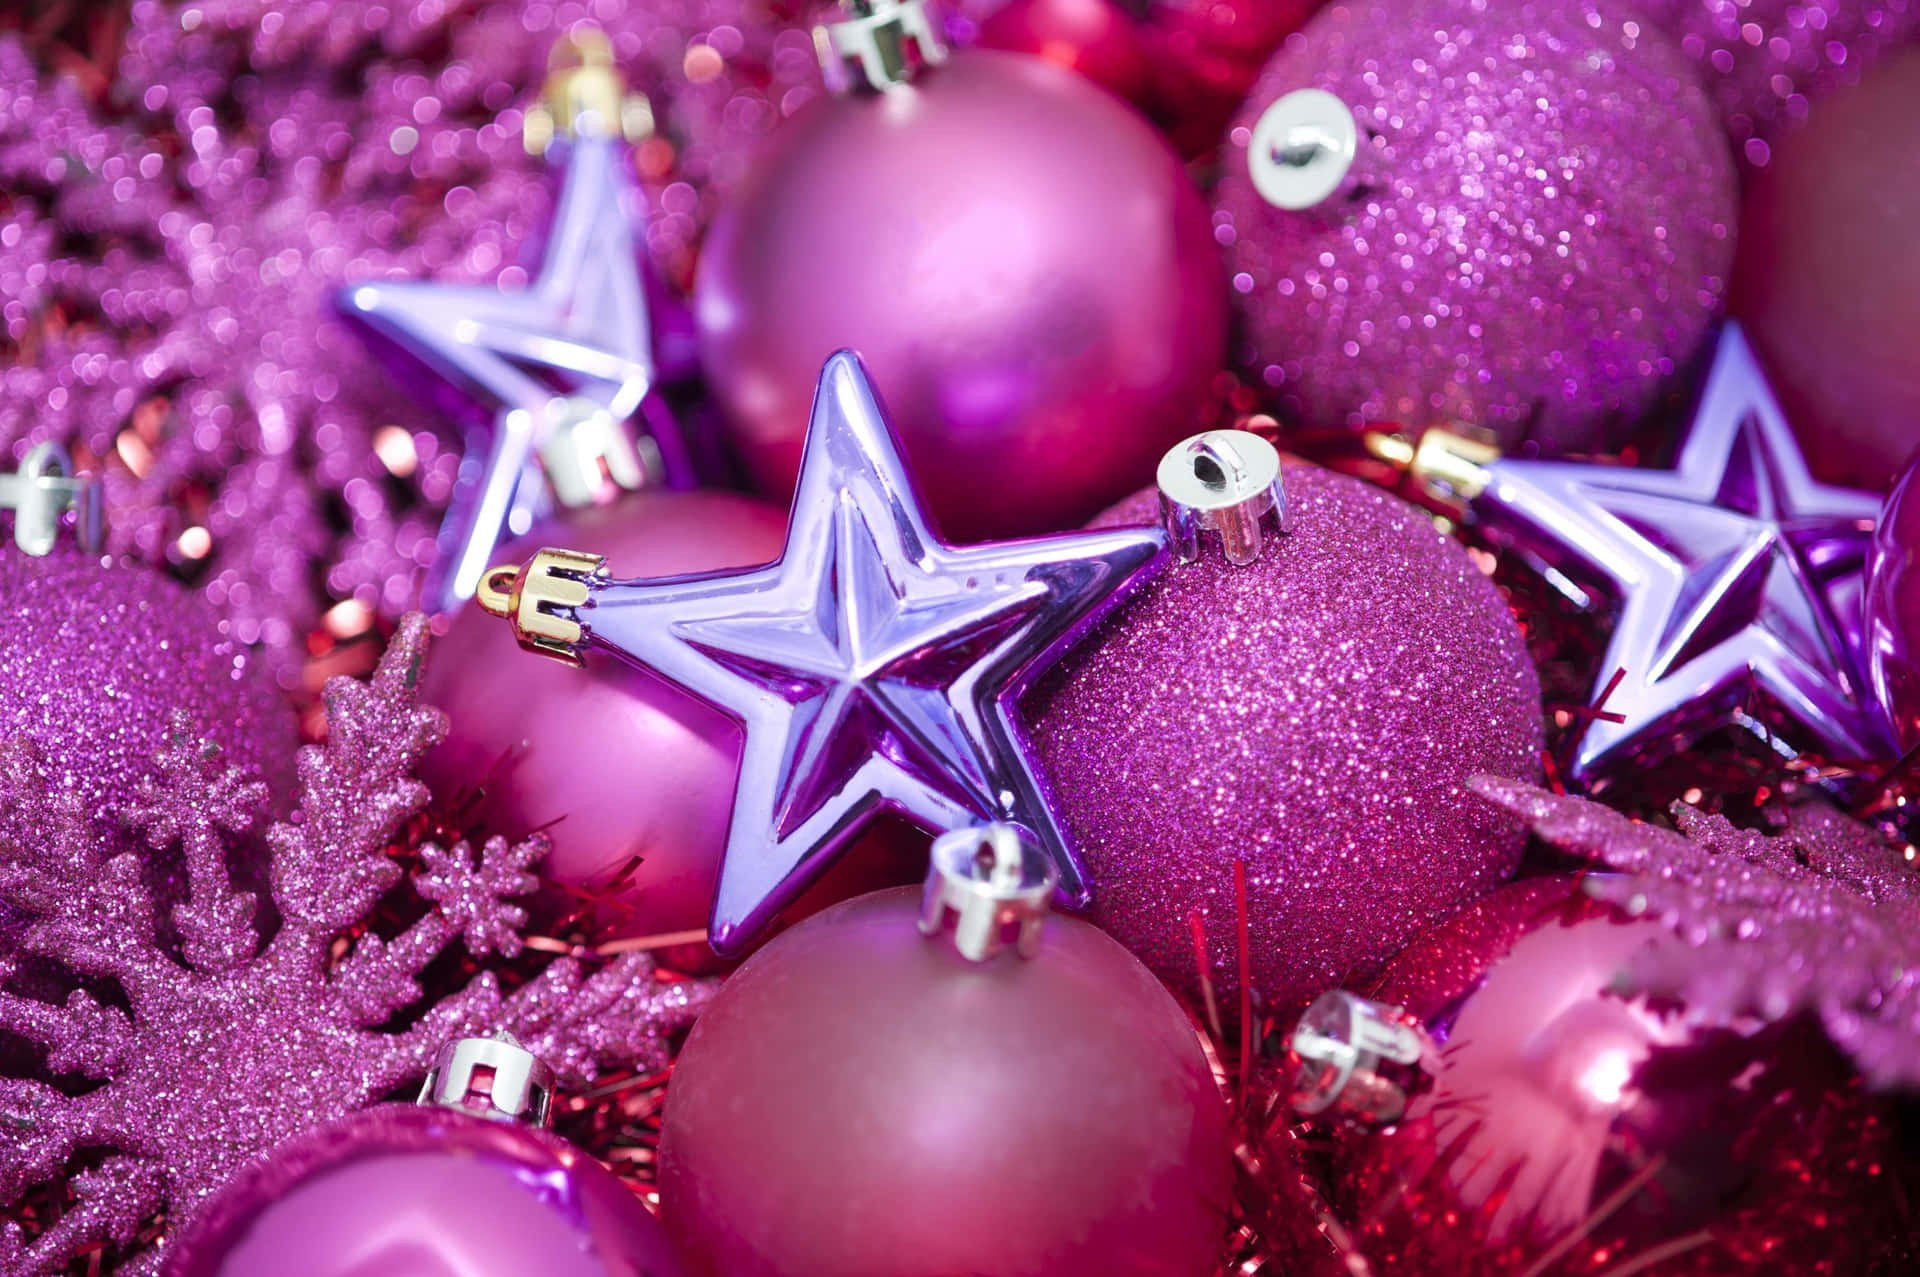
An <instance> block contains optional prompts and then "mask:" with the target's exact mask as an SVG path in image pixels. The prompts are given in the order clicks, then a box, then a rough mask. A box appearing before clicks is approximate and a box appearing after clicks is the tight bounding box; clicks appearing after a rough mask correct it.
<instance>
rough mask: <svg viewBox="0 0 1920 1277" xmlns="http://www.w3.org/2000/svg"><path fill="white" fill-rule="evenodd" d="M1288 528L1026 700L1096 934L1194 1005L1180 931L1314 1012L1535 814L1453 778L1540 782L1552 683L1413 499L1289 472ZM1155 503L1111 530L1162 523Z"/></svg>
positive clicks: (1114, 518)
mask: <svg viewBox="0 0 1920 1277" xmlns="http://www.w3.org/2000/svg"><path fill="white" fill-rule="evenodd" d="M1285 478H1286V483H1287V495H1288V502H1289V511H1290V515H1289V517H1290V519H1291V520H1292V531H1291V532H1290V533H1289V534H1288V535H1287V536H1285V537H1283V538H1280V539H1279V541H1278V542H1277V543H1276V544H1275V545H1274V546H1273V547H1272V548H1271V549H1270V550H1269V551H1268V553H1267V554H1266V555H1265V556H1264V557H1262V558H1261V559H1260V560H1259V561H1258V562H1256V563H1254V564H1252V565H1250V566H1248V567H1244V568H1237V567H1233V566H1230V565H1229V564H1227V563H1226V562H1225V561H1224V560H1223V559H1219V558H1217V557H1206V558H1203V559H1201V560H1200V561H1199V562H1196V563H1192V564H1186V565H1178V566H1175V567H1173V568H1170V569H1169V570H1168V571H1167V572H1165V573H1163V574H1162V575H1161V576H1160V577H1159V578H1157V579H1156V580H1154V581H1152V582H1150V583H1149V584H1148V585H1147V586H1145V587H1144V588H1143V589H1142V590H1141V592H1140V594H1139V595H1138V596H1136V597H1135V598H1134V599H1133V600H1132V601H1130V602H1128V603H1127V604H1126V605H1124V606H1123V607H1122V608H1121V609H1120V610H1119V611H1118V612H1116V613H1114V615H1113V616H1112V617H1110V618H1109V619H1108V620H1107V621H1106V622H1105V623H1104V624H1103V625H1102V626H1101V627H1100V628H1099V629H1096V630H1095V631H1094V632H1093V634H1092V635H1091V636H1090V637H1089V638H1088V639H1087V640H1086V641H1085V642H1084V643H1082V644H1081V645H1080V646H1079V647H1076V648H1075V649H1074V650H1073V651H1072V652H1071V653H1069V654H1068V655H1067V657H1066V658H1065V660H1063V661H1062V662H1061V663H1060V665H1059V666H1058V667H1056V669H1055V670H1054V671H1053V673H1052V674H1050V675H1049V676H1047V678H1046V679H1044V680H1043V681H1042V682H1041V684H1040V686H1039V687H1038V688H1036V689H1035V692H1034V694H1033V696H1032V697H1031V698H1030V700H1029V702H1028V705H1027V709H1028V715H1029V721H1031V722H1032V723H1033V724H1034V728H1033V737H1034V746H1035V749H1036V750H1037V751H1038V754H1039V757H1040V759H1041V761H1042V763H1043V764H1044V766H1045V774H1046V775H1047V776H1048V777H1049V779H1050V780H1051V781H1052V783H1053V787H1054V790H1055V794H1056V799H1057V801H1058V803H1059V807H1060V811H1061V814H1062V816H1063V817H1064V818H1065V819H1066V821H1067V824H1068V826H1069V829H1070V832H1071V833H1072V835H1073V837H1074V840H1075V842H1076V844H1077V846H1078V847H1079V849H1080V852H1081V854H1082V856H1083V857H1084V859H1085V862H1086V868H1087V871H1088V874H1089V875H1090V877H1091V879H1092V882H1093V901H1094V904H1093V914H1092V917H1093V920H1094V921H1095V922H1098V923H1099V924H1100V925H1101V926H1103V927H1105V928H1106V929H1107V930H1108V931H1110V932H1111V933H1112V934H1113V935H1115V936H1116V937H1118V938H1119V940H1120V941H1121V943H1123V944H1125V945H1126V946H1127V947H1128V948H1129V949H1131V950H1132V951H1133V952H1134V953H1135V954H1136V955H1137V956H1138V957H1140V958H1141V959H1142V960H1143V961H1145V962H1146V964H1147V965H1148V966H1149V967H1151V968H1152V969H1153V971H1154V973H1155V974H1156V975H1158V976H1159V977H1160V978H1161V979H1162V980H1165V981H1166V982H1167V983H1169V984H1171V985H1173V986H1174V987H1175V988H1177V989H1182V990H1186V991H1187V992H1189V993H1190V994H1191V993H1193V992H1194V991H1195V990H1196V988H1197V976H1198V971H1197V959H1196V957H1195V953H1194V937H1193V933H1192V930H1191V927H1190V923H1189V918H1190V916H1191V915H1193V914H1195V913H1198V914H1199V915H1200V916H1201V917H1203V918H1204V919H1205V924H1206V942H1207V952H1208V956H1209V959H1210V965H1211V969H1212V977H1213V983H1214V986H1215V988H1216V989H1217V990H1219V991H1221V992H1223V993H1225V994H1228V995H1230V994H1231V993H1232V992H1233V991H1234V990H1235V989H1237V988H1238V986H1239V980H1238V977H1237V975H1236V972H1235V962H1236V960H1235V954H1236V949H1237V943H1238V937H1237V934H1236V930H1235V917H1234V869H1233V862H1234V861H1235V860H1236V859H1240V860H1244V861H1245V862H1246V866H1247V875H1246V876H1247V903H1248V921H1249V929H1250V936H1249V938H1250V940H1251V945H1252V960H1253V966H1252V971H1253V985H1254V990H1255V991H1256V992H1257V993H1259V994H1260V995H1261V996H1262V997H1264V998H1266V999H1268V1000H1269V1002H1270V1003H1272V1004H1275V1005H1278V1006H1287V1005H1291V1004H1296V1003H1302V1002H1304V1001H1306V1000H1307V999H1309V998H1311V997H1312V996H1314V995H1315V994H1316V993H1319V992H1320V991H1322V990H1324V989H1326V988H1329V987H1331V986H1332V985H1335V984H1337V983H1339V982H1340V981H1342V980H1346V979H1351V978H1353V977H1355V976H1356V975H1362V976H1363V975H1365V974H1367V973H1370V972H1372V971H1373V970H1375V969H1377V967H1378V965H1379V964H1380V963H1381V962H1383V961H1385V960H1386V958H1387V957H1388V956H1389V955H1390V954H1392V953H1393V951H1394V950H1395V949H1397V948H1399V946H1400V945H1401V944H1402V943H1404V942H1405V941H1406V940H1407V939H1408V937H1410V936H1412V935H1413V934H1415V933H1416V932H1417V931H1419V930H1420V929H1421V928H1422V927H1424V926H1427V925H1428V924H1430V923H1432V922H1433V921H1435V920H1436V919H1439V918H1442V917H1445V916H1446V915H1447V914H1448V913H1450V912H1452V911H1453V910H1454V909H1457V908H1459V907H1460V906H1462V905H1464V904H1466V903H1467V902H1468V901H1470V900H1472V899H1474V898H1475V897H1477V896H1479V895H1480V894H1482V893H1484V892H1486V891H1488V890H1490V889H1492V888H1493V887H1494V886H1496V885H1497V884H1499V883H1500V882H1502V881H1503V880H1504V879H1506V878H1507V876H1508V875H1510V874H1511V873H1512V872H1513V870H1514V867H1515V865H1516V864H1517V863H1518V862H1519V859H1520V850H1521V845H1522V842H1523V840H1524V839H1523V835H1522V833H1521V831H1520V828H1519V826H1518V825H1517V824H1516V823H1515V822H1514V821H1513V820H1511V819H1510V818H1508V817H1506V816H1505V815H1503V814H1500V813H1496V812H1494V811H1492V810H1490V809H1489V808H1487V807H1486V805H1485V804H1482V803H1481V802H1479V801H1478V800H1477V799H1475V798H1473V797H1472V796H1470V795H1468V794H1466V793H1465V792H1464V791H1463V790H1462V787H1461V785H1462V782H1463V781H1464V780H1465V779H1466V778H1467V777H1468V776H1470V775H1472V774H1473V773H1475V772H1483V771H1487V772H1496V773H1499V774H1501V775H1507V776H1532V775H1534V774H1535V773H1536V771H1537V769H1538V766H1539V761H1538V760H1539V752H1540V748H1541V722H1540V686H1539V681H1538V678H1537V677H1536V676H1535V674H1534V669H1533V665H1532V664H1531V662H1529V661H1528V659H1527V653H1526V649H1525V646H1524V645H1523V643H1522V641H1521V637H1520V633H1519V631H1518V629H1517V628H1516V627H1515V625H1514V623H1513V618H1512V617H1511V615H1509V614H1508V612H1507V609H1506V607H1505V605H1504V604H1503V603H1502V602H1501V599H1500V596H1499V594H1498V592H1496V591H1495V590H1494V588H1493V586H1492V585H1491V584H1490V583H1489V582H1488V581H1487V579H1486V577H1485V576H1484V575H1483V574H1482V573H1481V572H1480V570H1479V569H1478V568H1477V567H1475V566H1474V563H1473V561H1472V560H1471V559H1469V558H1468V557H1467V554H1466V552H1465V551H1464V550H1462V549H1461V548H1460V547H1459V546H1458V545H1456V544H1454V543H1453V542H1452V541H1450V540H1448V539H1447V538H1446V537H1444V536H1442V535H1441V534H1440V533H1438V532H1437V531H1435V530H1434V528H1433V525H1432V523H1431V522H1430V521H1429V520H1428V519H1427V518H1426V516H1424V515H1422V514H1421V513H1419V512H1418V511H1416V510H1414V509H1413V508H1412V507H1411V506H1408V505H1406V504H1405V503H1403V502H1401V501H1399V500H1397V499H1395V498H1394V497H1391V496H1388V495H1387V494H1386V493H1384V492H1381V491H1379V490H1377V489H1375V488H1371V487H1368V486H1366V485H1365V484H1362V483H1360V482H1359V481H1357V480H1354V479H1349V478H1346V477H1344V476H1341V475H1336V474H1332V473H1330V472H1328V471H1324V470H1316V469H1312V468H1307V467H1290V468H1288V469H1287V470H1286V472H1285ZM1153 511H1154V505H1153V498H1152V497H1151V496H1150V495H1149V494H1146V493H1142V494H1140V495H1139V496H1137V497H1135V498H1133V499H1132V500H1130V501H1128V502H1127V503H1125V504H1123V505H1121V506H1119V507H1117V508H1116V509H1114V510H1113V511H1111V512H1109V513H1108V514H1106V515H1103V516H1102V517H1101V519H1100V520H1099V522H1100V523H1101V524H1115V523H1126V522H1136V523H1137V522H1141V521H1144V520H1147V519H1150V518H1151V517H1152V516H1153Z"/></svg>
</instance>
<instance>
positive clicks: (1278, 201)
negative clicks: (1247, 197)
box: [1247, 89, 1360, 210]
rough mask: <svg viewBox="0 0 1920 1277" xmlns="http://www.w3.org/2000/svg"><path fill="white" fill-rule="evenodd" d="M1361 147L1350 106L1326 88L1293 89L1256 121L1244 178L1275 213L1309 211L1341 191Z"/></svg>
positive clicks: (1248, 149) (1248, 144)
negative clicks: (1249, 180)
mask: <svg viewBox="0 0 1920 1277" xmlns="http://www.w3.org/2000/svg"><path fill="white" fill-rule="evenodd" d="M1359 143H1360V131H1359V129H1358V128H1357V127H1356V126H1355V124H1354V120H1353V109H1352V108H1351V107H1349V106H1348V105H1347V104H1346V103H1345V102H1343V101H1341V100H1340V99H1339V98H1338V97H1335V96H1334V95H1333V94H1331V93H1329V92H1327V91H1326V90H1325V89H1295V90H1294V91H1293V92H1291V93H1288V94H1286V95H1284V96H1283V97H1280V98H1279V99H1277V100H1276V101H1275V102H1274V103H1273V105H1271V106H1269V107H1268V108H1267V109H1266V110H1264V111H1262V112H1261V113H1260V118H1259V119H1258V120H1256V121H1255V122H1254V125H1253V137H1252V139H1251V140H1249V141H1248V143H1247V176H1249V177H1250V178H1252V179H1253V189H1254V190H1256V191H1258V192H1260V198H1261V199H1264V200H1265V201H1266V202H1267V203H1269V204H1271V205H1273V206H1274V207H1275V208H1284V209H1288V210H1299V209H1303V208H1312V207H1313V206H1314V205H1316V204H1320V203H1323V202H1325V201H1326V199H1327V197H1328V196H1330V195H1332V194H1333V193H1334V192H1335V191H1337V190H1339V189H1340V183H1341V182H1343V181H1345V180H1346V176H1347V173H1348V172H1349V171H1350V170H1351V169H1352V168H1353V161H1354V156H1355V155H1356V154H1357V153H1358V149H1359Z"/></svg>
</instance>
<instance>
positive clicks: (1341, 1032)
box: [1288, 989, 1434, 1124]
mask: <svg viewBox="0 0 1920 1277" xmlns="http://www.w3.org/2000/svg"><path fill="white" fill-rule="evenodd" d="M1288 1047H1289V1050H1290V1052H1291V1054H1292V1056H1293V1059H1294V1065H1295V1070H1294V1085H1293V1095H1292V1097H1291V1103H1292V1105H1293V1109H1294V1111H1295V1112H1297V1113H1301V1114H1304V1115H1307V1116H1313V1115H1315V1114H1319V1113H1325V1112H1327V1111H1328V1110H1330V1109H1331V1110H1335V1111H1337V1112H1339V1113H1341V1114H1343V1115H1345V1116H1347V1117H1352V1118H1357V1119H1359V1120H1360V1121H1362V1122H1367V1123H1370V1124H1385V1123H1388V1122H1394V1121H1398V1120H1399V1118H1400V1116H1401V1115H1402V1114H1403V1113H1405V1112H1406V1109H1407V1092H1406V1086H1407V1085H1411V1082H1412V1071H1413V1070H1414V1069H1415V1068H1416V1067H1417V1066H1420V1065H1421V1064H1422V1063H1423V1062H1430V1061H1431V1060H1432V1059H1433V1056H1434V1046H1433V1042H1432V1040H1431V1039H1430V1038H1429V1037H1428V1036H1427V1034H1426V1031H1425V1030H1424V1029H1422V1028H1420V1026H1418V1025H1417V1024H1415V1023H1414V1022H1413V1021H1412V1020H1410V1019H1408V1017H1407V1016H1406V1014H1405V1012H1403V1011H1401V1009H1400V1008H1399V1007H1390V1006H1385V1005H1383V1004H1381V1003H1378V1002H1374V1001H1371V1000H1369V999H1367V998H1363V997H1360V996H1359V995H1358V994H1353V993H1348V992H1346V991H1345V990H1343V989H1336V990H1334V991H1333V992H1331V993H1323V994H1321V995H1320V996H1319V997H1318V998H1316V999H1314V1002H1313V1005H1312V1006H1310V1007H1308V1008H1307V1009H1306V1012H1305V1014H1303V1015H1302V1016H1301V1017H1300V1023H1299V1024H1298V1025H1297V1026H1296V1027H1295V1028H1294V1030H1293V1037H1292V1039H1291V1040H1290V1042H1289V1043H1288Z"/></svg>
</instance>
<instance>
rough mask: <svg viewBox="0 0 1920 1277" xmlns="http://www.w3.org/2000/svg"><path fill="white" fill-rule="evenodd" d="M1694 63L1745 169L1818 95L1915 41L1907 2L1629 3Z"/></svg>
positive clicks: (1917, 26) (1916, 30)
mask: <svg viewBox="0 0 1920 1277" xmlns="http://www.w3.org/2000/svg"><path fill="white" fill-rule="evenodd" d="M1633 8H1634V9H1635V10H1637V11H1638V12H1639V13H1640V14H1642V15H1643V16H1644V17H1645V18H1646V19H1647V20H1648V21H1649V22H1650V23H1651V24H1652V25H1653V26H1655V27H1657V28H1658V29H1659V30H1661V31H1662V32H1664V33H1666V34H1667V35H1669V36H1671V37H1672V38H1673V39H1674V40H1675V41H1676V42H1677V43H1678V44H1679V46H1680V48H1681V51H1682V52H1684V53H1685V54H1686V55H1687V57H1689V58H1691V59H1692V60H1693V63H1694V65H1695V66H1696V67H1698V68H1699V70H1700V76H1701V79H1702V80H1703V81H1704V82H1705V84H1706V86H1707V93H1708V96H1709V97H1711V98H1712V99H1713V104H1714V106H1715V107H1717V108H1718V109H1719V111H1720V115H1721V119H1722V120H1723V121H1724V122H1725V125H1726V129H1727V135H1728V136H1729V137H1731V138H1732V139H1733V141H1734V145H1735V146H1736V147H1738V148H1739V149H1740V151H1741V154H1742V155H1743V156H1744V157H1745V159H1746V160H1747V162H1748V163H1750V164H1755V165H1764V164H1765V163H1767V160H1768V156H1769V153H1770V143H1772V142H1775V141H1777V140H1778V139H1779V138H1780V137H1781V136H1782V135H1784V134H1785V133H1787V132H1788V131H1789V130H1791V129H1792V128H1793V127H1795V126H1797V125H1799V124H1801V123H1802V122H1804V121H1805V120H1806V119H1807V118H1808V116H1809V114H1810V113H1811V112H1812V111H1813V110H1814V109H1815V106H1814V104H1815V103H1817V102H1818V101H1819V100H1820V99H1821V98H1822V97H1824V96H1825V95H1826V94H1828V93H1831V92H1833V91H1834V90H1836V89H1839V88H1843V87H1845V86H1846V85H1849V84H1853V83H1855V82H1856V81H1858V80H1859V78H1860V76H1861V73H1862V72H1863V71H1865V70H1866V69H1867V68H1868V67H1871V66H1872V65H1873V64H1874V63H1875V62H1876V61H1877V60H1878V59H1879V58H1880V57H1882V56H1883V55H1885V54H1887V53H1889V52H1891V51H1893V50H1895V49H1898V48H1900V47H1901V46H1902V45H1904V44H1910V43H1912V42H1913V41H1914V39H1915V38H1916V37H1920V4H1916V3H1915V2H1914V0H1637V3H1635V4H1634V5H1633Z"/></svg>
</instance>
